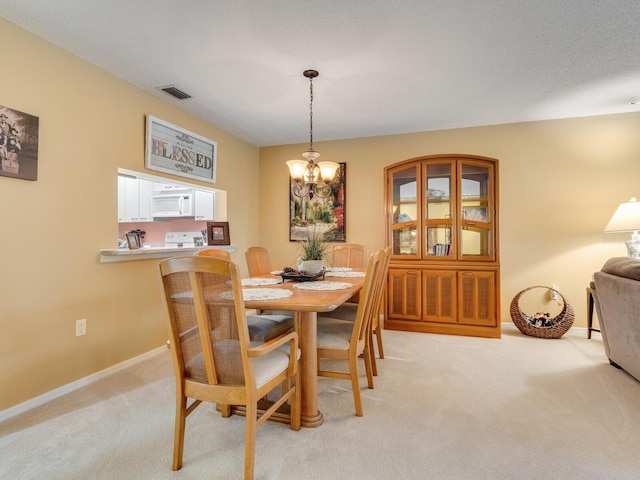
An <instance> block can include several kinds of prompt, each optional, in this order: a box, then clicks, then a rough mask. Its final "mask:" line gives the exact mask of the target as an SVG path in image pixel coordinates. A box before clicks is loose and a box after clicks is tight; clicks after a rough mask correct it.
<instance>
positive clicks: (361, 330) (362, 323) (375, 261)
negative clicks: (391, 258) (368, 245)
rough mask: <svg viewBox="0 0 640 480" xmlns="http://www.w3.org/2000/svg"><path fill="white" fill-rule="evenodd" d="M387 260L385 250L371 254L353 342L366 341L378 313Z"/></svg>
mask: <svg viewBox="0 0 640 480" xmlns="http://www.w3.org/2000/svg"><path fill="white" fill-rule="evenodd" d="M384 262H385V252H384V250H378V251H376V252H374V253H372V254H371V255H370V256H369V261H368V263H367V270H366V273H365V279H364V284H363V286H362V290H361V291H360V302H359V303H358V310H357V311H356V317H355V322H354V326H353V336H352V337H351V344H352V345H356V344H357V343H362V342H364V341H366V339H367V335H368V328H369V326H370V325H371V322H372V320H373V317H374V316H375V315H377V312H378V307H379V305H380V296H381V295H382V282H383V280H382V275H383V269H384Z"/></svg>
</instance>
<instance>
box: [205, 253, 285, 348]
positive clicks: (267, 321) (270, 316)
mask: <svg viewBox="0 0 640 480" xmlns="http://www.w3.org/2000/svg"><path fill="white" fill-rule="evenodd" d="M194 255H196V256H198V257H214V258H224V259H225V260H231V255H229V252H227V251H226V250H221V249H219V248H205V249H203V250H198V251H197V252H196V253H194ZM245 311H246V313H247V324H248V325H249V337H250V338H251V341H252V342H267V341H269V340H271V339H272V338H275V337H277V336H279V335H282V334H283V333H284V332H286V331H288V330H291V329H292V328H293V315H292V314H291V312H264V314H259V313H260V312H258V311H257V310H253V309H252V310H245Z"/></svg>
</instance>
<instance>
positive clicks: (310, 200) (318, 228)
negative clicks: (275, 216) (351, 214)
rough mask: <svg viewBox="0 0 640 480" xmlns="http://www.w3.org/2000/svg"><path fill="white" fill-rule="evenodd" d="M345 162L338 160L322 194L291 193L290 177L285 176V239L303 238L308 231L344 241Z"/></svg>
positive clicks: (292, 188) (345, 237) (291, 182)
mask: <svg viewBox="0 0 640 480" xmlns="http://www.w3.org/2000/svg"><path fill="white" fill-rule="evenodd" d="M346 179H347V164H346V163H340V168H339V169H338V171H337V172H336V176H335V178H334V179H333V180H332V181H331V183H330V184H329V189H330V192H329V194H328V195H326V196H325V197H322V196H319V195H316V194H314V193H313V192H309V193H307V194H306V195H305V196H304V197H299V196H298V195H296V194H295V190H296V189H295V188H294V180H293V179H291V178H289V241H292V242H293V241H300V240H306V239H307V238H308V236H309V231H310V230H313V231H314V232H321V233H323V234H324V236H325V239H326V240H327V241H329V242H346V240H347V222H346V211H347V210H346V203H347V184H346Z"/></svg>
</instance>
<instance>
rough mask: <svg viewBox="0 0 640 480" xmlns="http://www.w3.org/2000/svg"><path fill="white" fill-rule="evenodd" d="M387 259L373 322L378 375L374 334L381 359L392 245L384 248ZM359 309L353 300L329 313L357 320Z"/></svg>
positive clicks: (372, 349)
mask: <svg viewBox="0 0 640 480" xmlns="http://www.w3.org/2000/svg"><path fill="white" fill-rule="evenodd" d="M384 253H385V259H384V265H383V268H382V269H380V275H381V276H382V278H381V281H382V282H383V285H382V288H383V291H382V294H381V295H380V304H379V306H378V312H377V313H376V315H375V316H374V317H373V320H372V322H371V353H372V357H371V359H372V361H371V363H372V368H373V375H374V376H376V375H378V368H377V365H376V357H375V355H374V347H373V335H375V336H376V344H377V347H378V356H379V357H380V358H381V359H384V344H383V341H382V330H384V325H383V324H381V323H380V317H382V316H384V288H385V287H386V282H387V273H388V271H389V261H390V260H391V247H386V248H385V249H384ZM357 311H358V304H357V303H353V302H347V303H343V304H342V305H340V306H339V307H338V308H336V309H335V310H333V311H332V312H330V313H329V314H328V315H330V316H331V318H337V319H340V320H347V321H350V322H353V321H355V318H356V312H357Z"/></svg>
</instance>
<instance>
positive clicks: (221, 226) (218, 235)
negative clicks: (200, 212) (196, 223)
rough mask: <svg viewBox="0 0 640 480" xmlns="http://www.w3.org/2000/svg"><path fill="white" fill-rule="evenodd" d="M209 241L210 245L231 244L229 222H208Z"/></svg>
mask: <svg viewBox="0 0 640 480" xmlns="http://www.w3.org/2000/svg"><path fill="white" fill-rule="evenodd" d="M207 242H208V244H209V245H231V239H230V238H229V222H207Z"/></svg>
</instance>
